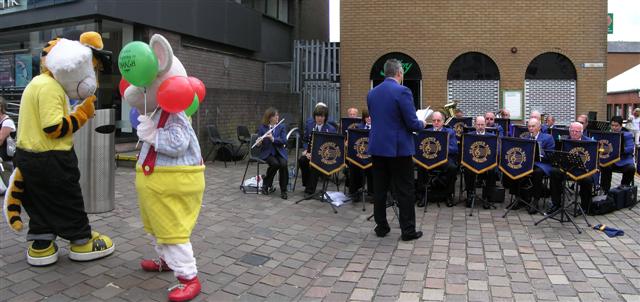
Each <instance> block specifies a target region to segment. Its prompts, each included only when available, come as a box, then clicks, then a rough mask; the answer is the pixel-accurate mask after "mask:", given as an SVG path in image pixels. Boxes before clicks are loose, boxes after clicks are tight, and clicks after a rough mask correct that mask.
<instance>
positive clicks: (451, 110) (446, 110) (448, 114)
mask: <svg viewBox="0 0 640 302" xmlns="http://www.w3.org/2000/svg"><path fill="white" fill-rule="evenodd" d="M457 106H458V103H456V102H455V101H452V102H450V103H447V104H445V105H444V107H442V114H444V119H445V123H444V124H445V125H447V124H449V121H451V119H452V118H454V117H455V116H456V114H455V111H456V107H457Z"/></svg>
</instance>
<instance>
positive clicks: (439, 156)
mask: <svg viewBox="0 0 640 302" xmlns="http://www.w3.org/2000/svg"><path fill="white" fill-rule="evenodd" d="M414 142H415V144H416V155H414V156H413V161H414V162H415V163H416V164H418V165H419V166H421V167H423V168H425V169H427V170H431V169H433V168H437V167H439V166H441V165H442V164H445V163H446V162H447V161H448V160H449V132H447V131H432V130H421V131H420V132H418V133H417V134H416V137H415V138H414Z"/></svg>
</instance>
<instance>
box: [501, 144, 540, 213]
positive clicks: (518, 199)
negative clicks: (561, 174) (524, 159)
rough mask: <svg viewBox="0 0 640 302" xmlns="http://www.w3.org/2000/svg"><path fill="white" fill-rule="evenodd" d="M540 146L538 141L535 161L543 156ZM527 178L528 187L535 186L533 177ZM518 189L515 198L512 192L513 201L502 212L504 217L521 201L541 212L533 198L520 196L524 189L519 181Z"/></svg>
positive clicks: (534, 149) (535, 149)
mask: <svg viewBox="0 0 640 302" xmlns="http://www.w3.org/2000/svg"><path fill="white" fill-rule="evenodd" d="M539 148H540V145H538V144H537V143H536V146H535V148H533V152H534V153H535V156H534V161H535V162H537V161H540V160H541V158H540V152H541V151H540V150H539ZM543 152H545V155H546V151H543ZM545 158H546V157H545ZM534 169H535V166H534ZM505 176H506V175H504V174H503V176H502V177H505ZM506 177H509V176H506ZM525 180H526V181H528V182H529V185H528V187H527V188H531V187H533V183H532V182H531V177H527V179H525ZM514 181H516V180H514ZM516 189H517V192H516V194H515V198H514V197H513V196H514V195H513V194H512V195H511V196H512V200H513V201H511V203H510V204H509V205H508V206H507V211H506V212H504V214H502V218H505V217H507V214H509V212H511V210H513V208H514V207H515V206H516V205H518V204H519V203H523V204H524V205H525V206H527V207H530V208H534V209H535V210H536V211H538V212H540V209H538V207H537V206H533V199H532V200H531V201H526V200H524V199H522V198H521V197H519V196H518V195H520V194H519V193H520V189H522V184H521V183H519V182H518V183H517V184H516ZM509 193H511V189H509Z"/></svg>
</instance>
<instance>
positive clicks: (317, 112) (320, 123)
mask: <svg viewBox="0 0 640 302" xmlns="http://www.w3.org/2000/svg"><path fill="white" fill-rule="evenodd" d="M328 119H329V109H328V108H327V107H326V106H316V108H315V109H314V110H313V121H314V122H313V124H307V127H306V128H305V129H304V138H303V140H304V145H303V148H304V151H302V156H300V158H299V159H298V166H299V167H300V172H301V174H302V186H304V187H305V189H304V193H305V194H307V195H312V194H314V193H315V192H316V185H317V184H318V171H316V169H312V168H311V167H310V166H309V162H310V161H311V138H312V135H311V133H312V132H314V131H317V132H330V133H336V128H335V127H333V126H331V125H330V124H329V123H327V120H328Z"/></svg>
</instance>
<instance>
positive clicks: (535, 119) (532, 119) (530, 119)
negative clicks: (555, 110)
mask: <svg viewBox="0 0 640 302" xmlns="http://www.w3.org/2000/svg"><path fill="white" fill-rule="evenodd" d="M529 123H533V125H534V126H540V120H539V119H537V118H535V117H532V118H529Z"/></svg>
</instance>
